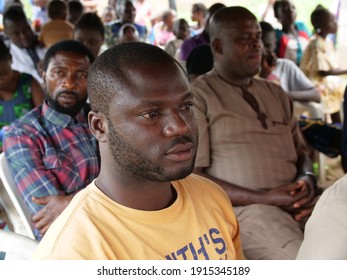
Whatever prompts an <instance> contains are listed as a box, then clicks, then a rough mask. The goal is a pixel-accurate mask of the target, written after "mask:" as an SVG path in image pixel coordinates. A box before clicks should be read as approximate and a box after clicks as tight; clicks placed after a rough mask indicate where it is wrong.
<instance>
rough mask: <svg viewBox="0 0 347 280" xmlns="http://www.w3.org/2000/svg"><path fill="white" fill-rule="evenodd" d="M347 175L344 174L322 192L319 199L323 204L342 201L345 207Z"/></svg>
mask: <svg viewBox="0 0 347 280" xmlns="http://www.w3.org/2000/svg"><path fill="white" fill-rule="evenodd" d="M346 184H347V175H344V176H343V177H342V178H340V179H339V180H338V181H336V182H335V183H334V185H332V186H330V187H328V188H327V189H326V190H325V191H324V192H323V194H322V196H321V198H320V200H321V203H322V204H323V205H326V204H330V203H335V204H336V203H342V204H344V205H345V207H347V188H346Z"/></svg>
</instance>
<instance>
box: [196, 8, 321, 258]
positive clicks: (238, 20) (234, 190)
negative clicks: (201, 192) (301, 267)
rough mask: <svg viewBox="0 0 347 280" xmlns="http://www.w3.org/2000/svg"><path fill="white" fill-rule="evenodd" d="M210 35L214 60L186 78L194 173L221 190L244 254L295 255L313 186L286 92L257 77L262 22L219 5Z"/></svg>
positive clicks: (242, 11) (246, 12)
mask: <svg viewBox="0 0 347 280" xmlns="http://www.w3.org/2000/svg"><path fill="white" fill-rule="evenodd" d="M209 35H210V42H211V49H212V53H213V57H214V68H213V69H212V70H211V71H210V72H208V73H206V74H203V75H201V76H200V77H198V78H197V79H195V80H194V82H193V83H192V84H191V88H192V92H193V93H194V112H195V115H196V118H197V120H198V125H199V147H198V153H197V157H196V161H195V169H194V173H196V174H198V175H201V176H204V177H206V178H208V179H210V180H213V181H214V182H215V183H217V184H218V185H220V186H221V187H222V188H224V190H225V191H226V192H227V194H228V196H229V198H230V200H231V202H232V204H233V206H234V211H235V213H236V216H237V219H238V221H239V223H240V228H241V240H242V247H243V251H244V253H245V256H246V258H247V259H273V260H281V259H295V258H296V255H297V252H298V249H299V247H300V245H301V242H302V240H303V230H302V224H304V222H305V220H306V219H307V217H308V216H309V215H310V214H311V211H312V209H313V207H314V205H315V202H316V200H317V193H316V181H315V179H316V178H315V176H314V173H313V171H312V162H311V160H310V158H309V155H308V149H307V146H306V142H305V139H304V137H303V135H302V133H301V131H300V128H299V125H298V122H297V119H296V116H295V115H294V114H293V104H292V100H291V98H290V97H289V96H288V94H286V93H285V92H284V91H283V89H282V88H281V87H280V86H279V85H277V84H275V83H272V82H269V81H266V80H264V79H259V78H255V76H256V75H257V74H258V73H259V70H260V64H261V59H262V52H263V43H262V40H261V35H262V30H261V28H260V25H259V23H258V22H257V19H256V17H255V15H254V14H252V13H251V12H250V11H249V10H247V9H246V8H244V7H240V6H232V7H227V8H222V9H220V10H218V11H217V12H216V13H215V14H214V15H213V16H212V18H211V21H210V23H209Z"/></svg>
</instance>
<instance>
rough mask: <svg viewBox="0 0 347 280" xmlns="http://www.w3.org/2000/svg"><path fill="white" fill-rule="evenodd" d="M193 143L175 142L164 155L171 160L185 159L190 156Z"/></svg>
mask: <svg viewBox="0 0 347 280" xmlns="http://www.w3.org/2000/svg"><path fill="white" fill-rule="evenodd" d="M193 147H194V144H193V143H191V142H189V143H185V144H177V145H176V146H174V147H173V148H172V149H170V150H169V151H168V152H167V153H166V157H167V158H168V159H170V160H173V161H185V160H189V159H191V158H192V155H193Z"/></svg>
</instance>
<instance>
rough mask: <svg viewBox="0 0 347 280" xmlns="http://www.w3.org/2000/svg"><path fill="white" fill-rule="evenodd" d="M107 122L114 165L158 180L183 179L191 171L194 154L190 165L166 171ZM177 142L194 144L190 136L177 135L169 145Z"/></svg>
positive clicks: (136, 174) (149, 178) (137, 174)
mask: <svg viewBox="0 0 347 280" xmlns="http://www.w3.org/2000/svg"><path fill="white" fill-rule="evenodd" d="M107 122H108V128H109V134H108V141H109V144H110V150H111V154H112V158H113V164H114V165H118V166H121V167H122V168H123V169H125V170H126V171H127V172H128V173H130V174H133V175H135V176H138V177H141V178H143V179H146V180H150V181H158V182H165V181H174V180H179V179H183V178H185V177H187V176H188V175H189V174H191V173H192V171H193V168H194V162H195V155H194V158H193V160H192V164H191V166H189V167H186V168H184V169H181V170H179V171H175V172H170V171H167V170H165V168H164V167H163V166H162V165H161V164H160V162H154V161H153V160H151V159H150V158H148V157H147V156H146V155H144V154H143V153H142V152H141V151H140V150H136V149H135V148H134V147H133V146H131V145H130V144H128V143H127V141H126V140H125V139H124V138H123V137H122V136H121V135H119V134H118V133H117V132H116V130H115V128H114V126H113V125H112V123H111V121H110V120H107ZM178 142H180V143H186V142H193V143H194V144H196V143H195V142H194V141H193V140H192V138H191V137H190V136H182V137H179V139H175V140H173V143H171V146H174V145H176V144H177V143H178ZM114 169H115V168H114Z"/></svg>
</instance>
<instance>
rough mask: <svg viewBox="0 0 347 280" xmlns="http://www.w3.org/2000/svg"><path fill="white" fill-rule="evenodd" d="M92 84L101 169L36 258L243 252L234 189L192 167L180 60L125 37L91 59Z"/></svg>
mask: <svg viewBox="0 0 347 280" xmlns="http://www.w3.org/2000/svg"><path fill="white" fill-rule="evenodd" d="M128 73H131V77H130V76H129V75H128ZM88 93H89V98H90V104H91V112H90V113H89V116H88V120H89V126H90V128H91V130H92V132H93V134H94V135H95V137H96V138H97V139H98V141H99V146H100V155H101V168H100V174H99V176H98V177H97V178H96V179H95V180H94V181H93V182H92V183H91V184H90V185H89V186H88V187H87V188H86V189H85V190H82V191H81V192H80V193H79V194H77V195H76V196H75V197H74V199H73V200H72V201H71V203H70V205H69V206H68V208H66V210H65V211H64V212H63V213H62V214H61V215H60V216H59V217H58V219H57V220H56V221H55V222H54V224H53V225H52V226H51V227H50V228H49V230H48V232H47V234H46V235H45V236H44V237H43V239H42V240H41V242H40V244H39V245H38V247H37V250H36V252H35V253H34V259H55V260H58V259H61V260H67V259H73V260H76V259H80V260H82V259H84V260H107V259H109V260H194V259H195V260H208V259H211V260H223V259H229V260H231V259H243V258H244V256H243V253H242V246H241V243H240V229H239V226H238V223H237V220H236V218H235V215H234V213H233V209H232V206H231V204H230V201H229V199H228V197H227V196H226V194H225V192H224V191H223V190H222V189H221V188H220V187H219V186H217V185H216V184H214V183H212V182H211V181H209V180H207V179H205V178H202V177H200V176H197V175H193V174H191V172H192V170H193V167H194V159H195V155H196V150H197V145H198V142H197V141H198V129H197V123H196V120H195V118H194V113H193V110H192V105H193V94H192V92H191V89H190V86H189V82H188V79H187V77H186V74H185V72H184V71H183V69H182V67H181V66H180V65H179V63H178V62H177V61H176V60H175V59H173V58H172V57H171V56H170V55H169V54H167V53H166V52H165V51H164V50H162V49H160V48H158V47H156V46H153V45H150V44H147V43H141V42H136V43H133V42H132V43H124V44H119V45H117V46H115V47H113V48H110V49H108V50H106V51H105V52H104V53H102V54H101V55H100V56H99V57H97V59H96V60H95V62H94V63H93V64H92V66H91V72H90V75H89V77H88ZM135 135H136V137H134V136H135ZM139 248H140V250H139Z"/></svg>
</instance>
